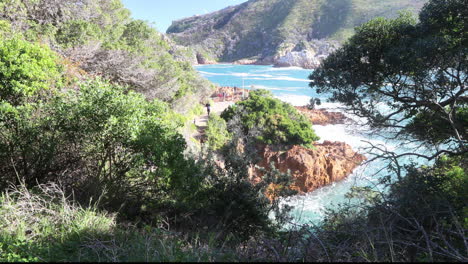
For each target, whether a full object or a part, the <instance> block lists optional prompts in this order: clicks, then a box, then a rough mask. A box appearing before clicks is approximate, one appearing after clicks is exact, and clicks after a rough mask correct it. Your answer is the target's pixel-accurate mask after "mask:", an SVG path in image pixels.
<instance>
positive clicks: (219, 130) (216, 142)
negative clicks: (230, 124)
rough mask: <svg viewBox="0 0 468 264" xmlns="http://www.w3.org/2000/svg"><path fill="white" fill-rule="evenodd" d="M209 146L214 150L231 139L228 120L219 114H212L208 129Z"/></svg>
mask: <svg viewBox="0 0 468 264" xmlns="http://www.w3.org/2000/svg"><path fill="white" fill-rule="evenodd" d="M206 137H207V143H208V146H209V147H210V148H211V149H213V150H218V149H220V148H221V147H222V146H224V144H226V142H227V141H228V140H229V139H230V135H229V132H228V131H227V125H226V121H224V119H222V118H220V117H219V116H217V115H211V116H210V118H209V120H208V127H207V129H206Z"/></svg>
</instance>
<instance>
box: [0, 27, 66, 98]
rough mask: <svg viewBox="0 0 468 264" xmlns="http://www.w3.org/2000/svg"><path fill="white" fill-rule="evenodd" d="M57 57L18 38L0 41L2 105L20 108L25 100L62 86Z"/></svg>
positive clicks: (49, 51)
mask: <svg viewBox="0 0 468 264" xmlns="http://www.w3.org/2000/svg"><path fill="white" fill-rule="evenodd" d="M57 60H58V58H57V56H56V54H55V53H53V52H52V51H51V50H50V49H48V48H47V47H44V46H41V45H39V44H33V43H29V42H27V41H25V40H23V39H21V38H20V37H19V36H15V37H13V38H7V39H0V102H3V103H7V102H8V103H10V104H12V105H17V104H20V103H21V102H23V100H24V98H25V97H30V96H33V95H34V94H35V93H37V92H39V91H41V92H42V91H44V90H46V89H50V88H51V87H54V86H57V85H60V77H61V76H60V74H61V69H60V66H59V65H58V64H57Z"/></svg>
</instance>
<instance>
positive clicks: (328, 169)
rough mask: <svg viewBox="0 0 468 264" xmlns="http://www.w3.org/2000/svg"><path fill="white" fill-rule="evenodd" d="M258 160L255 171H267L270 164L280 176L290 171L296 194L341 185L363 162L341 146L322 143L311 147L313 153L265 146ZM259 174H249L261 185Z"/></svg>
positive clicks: (301, 148)
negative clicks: (339, 182) (272, 164)
mask: <svg viewBox="0 0 468 264" xmlns="http://www.w3.org/2000/svg"><path fill="white" fill-rule="evenodd" d="M259 155H260V157H261V158H262V160H261V161H260V162H259V163H258V164H257V166H259V167H263V168H267V169H268V168H269V167H270V163H271V162H273V163H274V164H275V167H276V168H277V169H278V170H280V171H281V172H287V171H288V170H290V171H291V175H292V177H293V179H294V184H293V186H291V188H292V189H294V190H297V191H298V192H299V193H308V192H312V191H314V190H316V189H318V188H320V187H323V186H326V185H329V184H331V183H333V182H337V181H341V180H343V179H345V178H346V177H347V176H349V175H350V174H351V173H352V172H353V170H354V169H355V168H356V167H358V166H359V165H360V164H361V163H362V162H363V161H365V160H366V157H365V156H364V155H361V154H359V153H356V152H355V151H354V150H353V149H352V148H351V146H349V145H348V144H346V143H343V142H330V141H325V142H324V143H322V144H315V146H314V149H307V148H304V147H301V146H293V147H292V148H291V149H289V150H287V151H280V150H275V149H274V148H273V147H271V146H265V147H263V148H262V149H261V151H260V153H259ZM262 176H263V173H262V172H261V171H260V170H259V169H258V168H254V169H253V170H252V171H251V180H252V181H253V182H259V181H261V177H262Z"/></svg>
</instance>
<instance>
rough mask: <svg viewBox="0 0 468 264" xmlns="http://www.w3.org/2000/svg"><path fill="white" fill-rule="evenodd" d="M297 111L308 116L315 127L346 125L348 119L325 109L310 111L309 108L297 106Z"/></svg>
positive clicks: (341, 114)
mask: <svg viewBox="0 0 468 264" xmlns="http://www.w3.org/2000/svg"><path fill="white" fill-rule="evenodd" d="M296 109H297V110H299V111H300V112H301V113H303V114H304V115H306V116H307V117H308V118H309V119H310V121H311V122H312V124H314V125H322V126H325V125H336V124H344V123H345V121H346V120H347V119H348V118H347V117H346V116H345V115H344V114H343V113H340V112H328V111H327V110H325V109H315V110H309V109H308V108H307V106H296Z"/></svg>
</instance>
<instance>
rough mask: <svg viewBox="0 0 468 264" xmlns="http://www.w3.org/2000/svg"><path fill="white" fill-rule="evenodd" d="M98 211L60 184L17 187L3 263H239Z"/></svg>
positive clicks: (1, 234) (2, 242) (4, 202)
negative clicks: (75, 198)
mask: <svg viewBox="0 0 468 264" xmlns="http://www.w3.org/2000/svg"><path fill="white" fill-rule="evenodd" d="M95 208H96V207H95V206H90V207H88V208H83V207H81V206H79V205H77V204H76V203H74V202H72V201H71V199H69V197H67V196H66V195H65V194H64V192H63V191H62V190H61V188H60V187H59V186H57V185H56V184H47V185H40V186H38V187H36V188H34V189H33V190H28V189H26V188H25V187H24V186H20V187H12V188H11V189H10V190H8V191H7V192H5V193H4V194H3V195H2V196H1V198H0V262H17V261H21V262H35V261H53V262H55V261H57V262H58V261H60V262H62V261H73V262H75V261H85V262H88V261H98V262H104V261H105V262H109V261H112V262H116V261H119V262H121V261H130V262H134V261H138V262H141V261H145V262H159V261H164V262H166V261H168V262H169V261H170V262H199V261H204V262H205V261H235V260H236V258H235V256H234V255H233V254H227V253H224V252H221V251H219V252H218V251H216V250H213V249H211V247H210V246H208V245H203V244H202V243H201V242H198V243H197V242H193V241H192V242H191V243H189V242H187V241H185V240H183V239H181V238H179V237H178V235H177V234H174V233H171V232H169V231H167V230H163V229H158V228H154V227H149V226H145V227H142V228H137V227H135V226H132V225H120V224H118V223H117V222H116V215H113V214H107V213H103V212H99V211H98V210H97V209H95Z"/></svg>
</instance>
